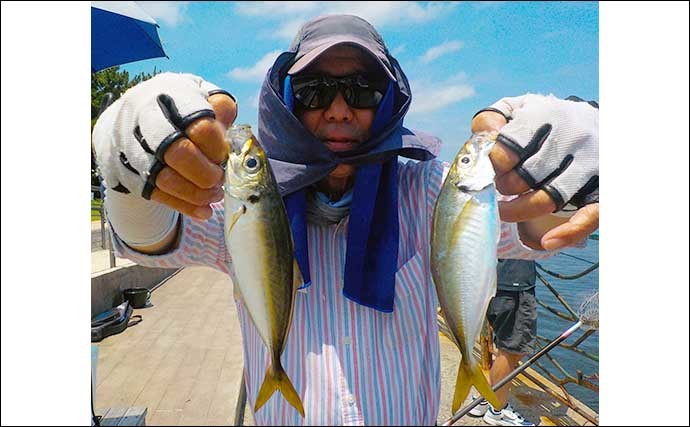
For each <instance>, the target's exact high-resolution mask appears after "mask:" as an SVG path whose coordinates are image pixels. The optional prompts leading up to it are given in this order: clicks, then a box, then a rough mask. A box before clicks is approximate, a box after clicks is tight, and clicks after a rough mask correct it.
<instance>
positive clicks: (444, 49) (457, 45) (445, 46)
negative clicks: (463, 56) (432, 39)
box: [421, 40, 463, 64]
mask: <svg viewBox="0 0 690 427" xmlns="http://www.w3.org/2000/svg"><path fill="white" fill-rule="evenodd" d="M462 46H463V45H462V42H461V41H458V40H452V41H449V42H445V43H441V44H440V45H438V46H434V47H432V48H430V49H429V50H427V51H426V52H425V53H424V55H422V58H421V61H422V63H424V64H428V63H429V62H431V61H433V60H435V59H438V58H439V57H441V56H443V55H445V54H447V53H452V52H456V51H458V50H460V49H462Z"/></svg>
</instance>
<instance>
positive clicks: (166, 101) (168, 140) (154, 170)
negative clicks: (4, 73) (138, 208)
mask: <svg viewBox="0 0 690 427" xmlns="http://www.w3.org/2000/svg"><path fill="white" fill-rule="evenodd" d="M157 102H158V106H159V107H160V109H161V111H162V112H163V115H164V116H165V118H166V119H168V121H169V122H170V123H171V124H172V125H173V127H174V128H175V129H176V131H175V132H173V133H171V134H170V135H168V136H167V137H165V139H163V141H161V143H160V145H159V146H158V148H157V149H156V152H155V153H152V150H151V148H150V147H149V146H148V144H147V143H146V140H145V139H144V138H143V137H142V136H141V130H140V129H139V128H138V126H137V127H136V128H134V137H135V138H136V139H137V141H139V144H140V145H141V146H142V148H143V149H144V150H145V151H146V152H147V153H150V154H154V156H155V157H156V161H155V162H154V163H153V165H152V166H151V169H150V170H149V172H148V177H147V178H146V183H145V184H144V189H143V190H142V194H141V196H142V197H143V198H144V199H146V200H151V193H153V190H154V188H156V178H157V177H158V174H159V173H160V171H161V170H163V168H164V167H165V166H166V165H165V159H164V156H165V152H166V151H167V150H168V148H169V147H170V145H172V143H174V142H175V141H177V140H178V139H180V138H182V137H185V136H187V134H186V133H185V132H184V129H186V128H187V126H189V125H190V124H192V123H193V122H194V121H195V120H197V119H200V118H203V117H209V118H211V119H215V118H216V113H214V112H213V110H210V109H204V110H199V111H195V112H193V113H191V114H189V115H187V116H185V117H182V116H181V115H180V112H179V111H178V109H177V106H176V105H175V101H174V100H173V99H172V97H170V96H169V95H166V94H160V95H158V97H157ZM137 133H138V134H137Z"/></svg>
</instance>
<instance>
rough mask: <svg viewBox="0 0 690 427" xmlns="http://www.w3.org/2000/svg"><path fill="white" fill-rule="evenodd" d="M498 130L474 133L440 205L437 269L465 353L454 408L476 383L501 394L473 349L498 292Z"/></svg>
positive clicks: (441, 295) (487, 394)
mask: <svg viewBox="0 0 690 427" xmlns="http://www.w3.org/2000/svg"><path fill="white" fill-rule="evenodd" d="M494 143H495V138H494V136H493V135H490V134H488V133H479V134H474V135H472V137H471V138H470V139H469V140H468V141H467V142H466V143H465V145H464V146H463V147H462V149H461V150H460V152H458V154H457V156H456V157H455V160H454V161H453V164H452V165H451V167H450V170H449V171H448V175H447V176H446V178H445V180H444V182H443V186H442V187H441V192H440V194H439V196H438V200H437V201H436V206H435V207H434V219H433V226H432V227H433V228H432V234H431V273H432V276H433V279H434V284H435V285H436V292H437V294H438V300H439V303H440V305H441V310H442V312H443V316H444V318H445V320H446V323H447V324H448V328H449V329H450V331H451V332H452V334H453V337H454V339H455V342H456V343H457V345H458V347H459V348H460V352H461V353H462V360H461V361H460V367H459V369H458V377H457V381H456V383H455V394H454V395H453V407H452V410H453V412H454V413H455V412H456V411H457V410H458V409H459V408H460V406H461V405H462V403H463V402H464V401H465V398H466V397H467V395H468V393H469V391H470V386H472V385H474V386H475V388H476V389H477V391H479V393H481V394H482V396H484V398H485V399H486V400H488V401H489V402H490V403H491V404H492V405H493V406H494V407H496V408H498V407H500V403H499V402H498V398H497V397H496V395H495V394H494V392H493V391H492V390H491V386H489V383H488V382H487V380H486V377H485V376H484V374H483V373H482V370H481V368H480V366H479V364H478V363H477V361H476V360H475V358H474V355H473V354H472V350H473V348H474V343H475V342H476V340H477V338H478V336H479V333H480V332H481V328H482V323H483V322H484V316H485V315H486V309H487V307H488V305H489V302H490V301H491V298H492V297H493V296H494V295H495V294H496V249H497V245H498V239H499V236H500V227H499V217H498V206H497V202H496V189H495V186H494V176H495V173H494V169H493V166H492V165H491V161H490V160H489V152H490V151H491V148H492V147H493V145H494Z"/></svg>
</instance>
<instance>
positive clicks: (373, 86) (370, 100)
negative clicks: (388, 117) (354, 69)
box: [291, 74, 388, 110]
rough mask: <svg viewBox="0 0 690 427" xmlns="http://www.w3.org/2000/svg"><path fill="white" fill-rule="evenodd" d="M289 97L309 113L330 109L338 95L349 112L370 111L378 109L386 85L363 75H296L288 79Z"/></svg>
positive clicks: (386, 83)
mask: <svg viewBox="0 0 690 427" xmlns="http://www.w3.org/2000/svg"><path fill="white" fill-rule="evenodd" d="M291 82H292V93H293V95H294V97H295V99H296V100H297V101H298V102H299V103H300V105H301V106H302V107H304V108H306V109H309V110H316V109H319V108H326V107H328V106H329V105H331V102H333V100H334V99H335V96H336V94H337V93H338V91H340V93H342V94H343V98H345V102H347V104H348V105H349V106H350V107H353V108H373V107H376V106H377V105H379V103H380V102H381V100H382V99H383V95H384V94H385V92H386V88H387V86H388V81H387V80H385V79H375V78H372V77H368V76H366V75H363V74H353V75H350V76H345V77H331V76H328V75H325V74H297V75H294V76H292V78H291Z"/></svg>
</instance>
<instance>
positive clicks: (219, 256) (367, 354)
mask: <svg viewBox="0 0 690 427" xmlns="http://www.w3.org/2000/svg"><path fill="white" fill-rule="evenodd" d="M447 169H448V165H447V164H445V163H441V162H438V161H433V160H432V161H428V162H408V163H405V164H403V163H401V164H400V167H399V186H398V188H399V191H398V200H399V201H398V209H399V221H400V243H399V251H398V254H399V255H398V271H397V273H396V285H395V302H394V311H393V313H382V312H379V311H376V310H373V309H370V308H367V307H364V306H361V305H359V304H357V303H354V302H352V301H350V300H349V299H347V298H345V297H344V296H343V294H342V287H343V273H344V266H345V250H346V234H347V224H348V218H345V219H343V220H342V221H341V222H340V223H339V224H336V225H332V226H319V225H315V224H311V223H310V224H308V226H307V227H308V231H307V234H308V246H309V253H310V254H319V256H312V257H310V260H309V264H310V271H311V272H312V273H311V274H312V285H311V286H310V287H309V288H307V289H304V290H300V291H299V292H298V293H297V297H296V301H295V311H294V316H293V320H292V322H293V323H292V327H291V329H290V333H289V337H288V341H287V344H286V346H285V350H284V352H283V355H282V361H283V366H284V367H285V370H286V372H287V374H288V376H289V377H290V379H291V381H292V383H293V384H294V386H295V389H296V390H297V392H298V393H299V395H300V396H301V398H302V402H303V404H304V409H305V418H302V417H301V416H300V415H299V414H298V413H297V411H296V410H295V409H293V408H292V407H291V406H290V405H289V404H288V403H287V401H286V400H285V399H284V398H283V397H282V395H281V394H280V392H276V393H275V394H274V395H273V397H271V399H270V400H269V401H268V402H267V403H266V404H265V406H264V407H262V408H261V409H260V410H259V411H258V412H257V413H256V414H254V419H255V422H256V423H257V425H365V424H366V425H434V424H435V423H436V419H437V415H438V409H439V394H440V386H441V377H440V367H441V365H440V355H439V339H438V326H437V324H436V310H437V306H438V301H437V298H436V290H435V288H434V284H433V281H432V278H431V273H430V271H431V270H430V266H429V247H430V231H431V218H432V215H433V209H434V203H435V201H436V198H437V196H438V193H439V191H440V188H441V184H442V181H443V177H444V174H445V173H447ZM213 212H214V214H213V217H212V218H211V219H210V220H208V221H204V222H199V221H195V220H192V219H190V218H186V217H185V218H183V227H182V236H181V240H180V245H179V247H178V248H177V249H176V250H174V251H172V252H170V253H168V254H166V255H159V256H148V255H144V254H141V253H139V252H136V251H133V250H131V249H129V248H128V247H127V246H126V245H124V244H123V243H122V242H121V241H120V240H119V239H117V238H116V239H115V240H114V241H115V247H116V249H117V251H118V252H119V253H120V256H123V257H127V258H129V259H131V260H132V261H134V262H136V263H138V264H142V265H149V266H156V267H175V266H190V265H207V266H211V267H214V268H217V269H219V270H221V271H223V272H225V273H228V271H229V267H230V263H231V262H232V258H231V254H228V253H227V250H226V248H225V241H224V237H223V204H222V203H217V204H214V205H213ZM550 255H552V254H551V253H548V252H540V251H534V250H531V249H529V248H527V247H525V246H524V245H523V244H522V243H521V242H520V240H519V238H518V234H517V229H516V226H515V224H508V223H503V224H502V225H501V241H500V243H499V253H498V256H499V258H523V259H526V258H529V259H535V258H543V257H547V256H550ZM236 304H237V308H238V313H239V319H240V325H241V328H242V335H243V339H244V361H245V367H246V378H245V380H246V385H247V396H248V399H249V402H250V403H251V406H252V407H253V406H254V402H255V399H256V396H257V394H258V392H259V388H260V386H261V382H262V381H263V378H264V374H265V372H266V368H267V366H268V364H269V355H268V352H267V351H266V348H265V346H264V344H263V342H262V341H261V338H260V336H259V334H258V333H257V331H256V330H255V328H254V326H253V324H252V322H251V320H250V318H249V315H248V313H247V311H246V309H245V307H244V305H243V304H242V302H241V298H240V297H239V296H236Z"/></svg>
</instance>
